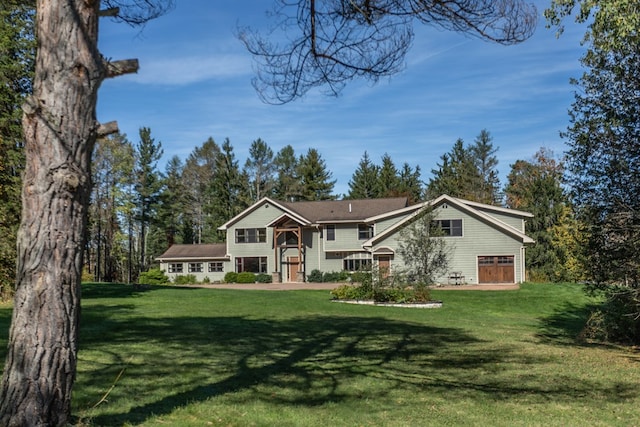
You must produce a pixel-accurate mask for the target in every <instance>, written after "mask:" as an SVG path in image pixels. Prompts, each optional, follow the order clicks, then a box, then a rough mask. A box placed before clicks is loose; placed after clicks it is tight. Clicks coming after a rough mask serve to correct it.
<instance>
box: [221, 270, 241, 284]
mask: <svg viewBox="0 0 640 427" xmlns="http://www.w3.org/2000/svg"><path fill="white" fill-rule="evenodd" d="M224 282H225V283H238V273H236V272H235V271H229V272H228V273H226V274H225V275H224Z"/></svg>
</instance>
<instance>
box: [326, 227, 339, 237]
mask: <svg viewBox="0 0 640 427" xmlns="http://www.w3.org/2000/svg"><path fill="white" fill-rule="evenodd" d="M325 230H326V233H327V240H336V226H335V225H327V226H325Z"/></svg>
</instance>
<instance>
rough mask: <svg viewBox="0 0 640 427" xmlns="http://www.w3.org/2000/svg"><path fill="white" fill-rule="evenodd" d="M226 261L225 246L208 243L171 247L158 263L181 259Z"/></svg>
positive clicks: (158, 258)
mask: <svg viewBox="0 0 640 427" xmlns="http://www.w3.org/2000/svg"><path fill="white" fill-rule="evenodd" d="M187 258H189V259H194V258H197V259H228V258H229V257H228V256H227V245H226V244H225V243H210V244H200V245H171V246H170V247H169V249H167V250H166V251H165V253H163V254H162V255H160V256H159V257H157V258H156V259H157V260H158V261H169V260H182V259H187Z"/></svg>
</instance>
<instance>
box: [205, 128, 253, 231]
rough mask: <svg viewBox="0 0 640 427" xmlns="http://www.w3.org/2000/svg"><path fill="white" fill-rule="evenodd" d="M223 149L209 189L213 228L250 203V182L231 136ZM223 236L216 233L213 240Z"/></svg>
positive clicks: (223, 145)
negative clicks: (241, 166)
mask: <svg viewBox="0 0 640 427" xmlns="http://www.w3.org/2000/svg"><path fill="white" fill-rule="evenodd" d="M221 148H222V151H221V152H220V153H219V154H218V156H217V159H216V172H215V175H214V176H213V179H212V181H211V186H210V187H209V189H208V191H209V192H210V194H211V205H210V206H207V207H206V209H207V211H208V212H210V215H208V216H207V219H208V221H209V223H208V225H209V227H210V229H211V230H217V228H218V227H219V226H220V225H222V224H224V223H225V222H227V221H228V220H230V219H231V218H233V217H234V216H235V215H237V214H239V213H240V212H242V211H243V210H244V209H245V208H247V207H248V206H249V204H250V198H249V189H248V187H249V183H248V177H247V176H246V174H243V173H241V172H240V170H239V168H238V161H237V160H236V156H235V153H234V152H233V146H232V145H231V141H229V138H226V139H225V140H224V143H223V144H222V147H221ZM223 239H224V237H223V236H218V235H214V236H212V240H214V241H220V240H223Z"/></svg>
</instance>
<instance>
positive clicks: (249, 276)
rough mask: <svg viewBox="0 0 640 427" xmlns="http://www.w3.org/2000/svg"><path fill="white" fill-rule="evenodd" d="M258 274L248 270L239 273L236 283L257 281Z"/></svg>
mask: <svg viewBox="0 0 640 427" xmlns="http://www.w3.org/2000/svg"><path fill="white" fill-rule="evenodd" d="M255 282H256V275H255V274H253V273H250V272H248V271H243V272H242V273H238V276H237V278H236V283H255Z"/></svg>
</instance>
